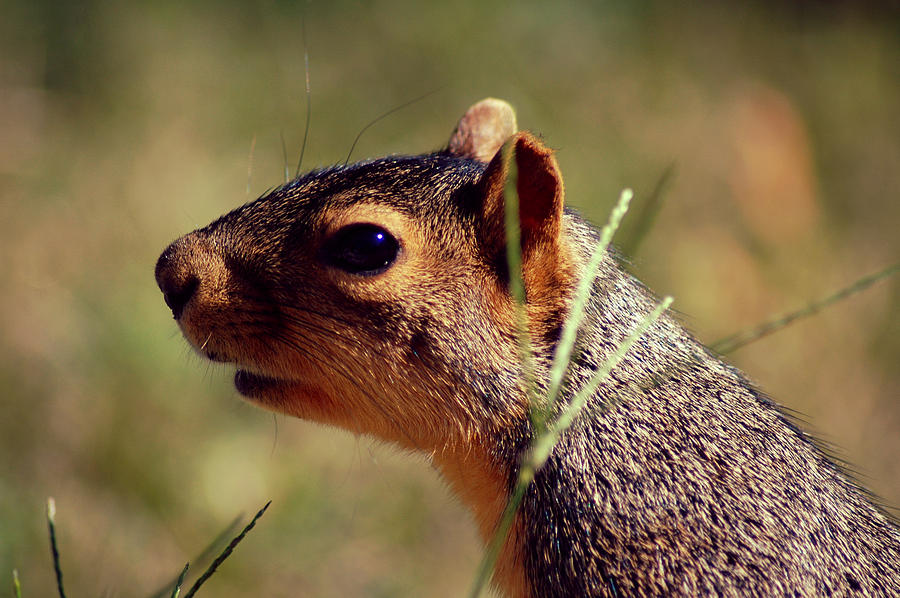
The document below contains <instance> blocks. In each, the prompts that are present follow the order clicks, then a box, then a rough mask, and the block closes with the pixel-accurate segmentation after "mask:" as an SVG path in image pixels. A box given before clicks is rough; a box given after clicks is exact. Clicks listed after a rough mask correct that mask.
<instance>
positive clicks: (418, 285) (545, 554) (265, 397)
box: [156, 100, 900, 597]
mask: <svg viewBox="0 0 900 598" xmlns="http://www.w3.org/2000/svg"><path fill="white" fill-rule="evenodd" d="M504 144H507V145H506V147H507V148H508V149H507V150H506V151H504V150H503V149H502V146H504ZM511 160H514V161H515V165H516V171H517V178H516V189H517V195H518V197H519V212H520V214H519V215H520V223H521V242H522V275H523V279H524V284H525V291H526V306H525V307H526V316H527V322H528V327H529V331H530V333H531V339H532V347H531V348H532V354H533V356H534V361H535V370H536V372H535V374H536V379H537V383H538V385H539V386H541V387H544V386H546V385H547V380H548V377H549V364H550V361H551V359H552V356H553V351H554V349H555V346H556V344H557V342H558V341H559V335H560V331H561V327H562V324H563V322H564V321H565V318H566V316H567V314H568V312H569V308H570V305H571V302H572V296H573V293H574V288H575V286H576V284H577V283H578V280H579V277H580V276H581V275H582V273H583V272H584V270H585V267H586V264H587V262H588V259H589V256H590V255H591V253H592V252H593V251H594V248H595V247H596V246H597V244H598V241H599V238H598V233H597V231H596V229H595V228H593V227H592V226H591V225H590V224H589V223H587V222H586V221H584V220H583V219H581V218H580V217H579V216H577V215H576V214H574V213H571V212H568V211H566V210H565V209H564V206H563V203H564V187H563V180H562V176H561V174H560V171H559V168H558V166H557V163H556V160H555V158H554V157H553V154H552V152H551V151H550V150H549V149H547V148H546V147H545V146H544V145H543V144H542V143H541V142H540V141H539V140H538V139H536V138H535V137H534V136H532V135H530V134H529V133H525V132H518V131H517V128H516V125H515V117H514V114H513V112H512V109H511V108H510V107H509V105H508V104H506V103H504V102H501V101H499V100H484V101H482V102H479V103H478V104H476V105H474V106H473V107H472V108H470V109H469V111H468V112H467V113H466V114H465V115H464V116H463V118H462V120H461V121H460V122H459V124H458V125H457V129H456V131H455V132H454V133H453V136H452V137H451V140H450V143H449V145H448V148H447V149H445V150H442V151H439V152H435V153H432V154H426V155H422V156H413V157H389V158H382V159H378V160H373V161H367V162H360V163H357V164H353V165H347V166H337V167H333V168H329V169H325V170H319V171H313V172H310V173H308V174H306V175H304V176H302V177H300V178H298V179H296V180H295V181H292V182H290V183H288V184H286V185H284V186H282V187H280V188H278V189H276V190H274V191H272V192H271V193H269V194H267V195H265V196H263V197H261V198H260V199H258V200H256V201H254V202H251V203H249V204H247V205H245V206H242V207H241V208H238V209H237V210H235V211H233V212H231V213H229V214H227V215H225V216H223V217H221V218H220V219H218V220H216V221H215V222H213V223H211V224H210V225H208V226H207V227H205V228H202V229H199V230H197V231H195V232H193V233H190V234H188V235H186V236H184V237H182V238H181V239H179V240H177V241H175V242H174V243H173V244H172V245H170V246H169V247H168V248H167V249H166V250H165V251H164V252H163V254H162V256H161V257H160V259H159V261H158V263H157V267H156V278H157V281H158V283H159V286H160V288H161V289H162V291H163V293H164V295H165V299H166V303H167V304H168V305H169V307H170V308H171V309H172V311H173V314H174V316H175V319H176V320H177V321H178V324H179V326H180V327H181V329H182V331H183V332H184V334H185V336H186V338H187V339H188V341H189V342H190V343H191V344H192V345H193V346H194V347H195V348H197V350H198V351H199V352H200V353H202V354H203V355H205V356H206V357H208V358H210V359H213V360H216V361H222V362H228V363H234V364H235V365H236V366H237V373H236V375H235V386H236V387H237V389H238V391H239V392H240V393H241V394H242V395H244V396H245V397H246V398H247V399H249V400H250V401H252V402H254V403H256V404H258V405H260V406H261V407H264V408H267V409H271V410H274V411H278V412H282V413H287V414H290V415H294V416H297V417H301V418H304V419H309V420H313V421H318V422H322V423H327V424H331V425H335V426H338V427H341V428H344V429H347V430H350V431H351V432H354V433H361V434H369V435H372V436H375V437H378V438H381V439H385V440H388V441H391V442H394V443H396V444H398V445H400V446H402V447H404V448H407V449H412V450H417V451H421V452H423V453H425V454H427V455H430V457H431V460H432V462H433V464H434V466H435V467H436V469H438V471H439V472H440V473H441V475H442V476H443V477H444V478H445V479H446V480H447V481H448V482H449V484H450V486H451V487H452V489H453V490H454V491H455V492H456V493H457V494H458V495H459V496H460V498H461V499H462V500H463V501H464V502H465V503H466V504H467V505H468V506H469V507H470V508H471V509H472V511H473V513H474V515H475V519H476V523H477V524H478V526H479V530H480V532H481V534H482V536H483V538H484V539H485V540H486V541H487V540H488V539H489V538H490V537H491V536H492V534H493V532H494V529H495V527H496V525H497V522H498V519H499V516H500V513H501V512H502V510H503V508H504V506H505V505H506V502H507V500H508V498H509V494H510V492H511V490H512V488H513V486H514V484H515V480H516V478H517V476H518V468H519V464H520V462H521V459H522V456H523V454H524V453H525V451H527V450H528V448H529V446H530V443H531V440H532V439H533V437H534V430H533V428H532V425H533V424H532V421H531V419H530V417H529V404H528V396H529V393H528V392H527V388H526V385H525V384H524V382H523V375H522V368H521V365H520V361H519V357H518V351H517V332H516V331H517V325H516V306H515V303H514V301H513V299H512V297H511V295H510V292H509V273H508V272H507V266H506V253H505V251H506V249H505V248H506V236H505V220H504V210H505V208H504V189H505V188H506V185H507V179H508V177H509V176H510V175H509V170H510V168H509V162H510V161H511ZM653 304H654V300H653V297H652V294H651V293H650V292H649V291H648V290H647V289H646V288H645V287H644V286H643V285H641V283H640V282H639V281H637V280H636V279H635V278H633V277H632V276H631V275H629V274H628V273H626V272H625V271H624V270H623V269H621V268H620V267H619V265H618V264H617V262H616V260H615V258H614V257H613V256H612V255H610V254H607V255H606V256H605V257H604V261H603V263H602V264H601V269H600V274H599V275H598V276H597V278H596V280H595V281H594V283H593V288H592V293H591V298H590V301H589V303H588V305H587V308H586V310H587V313H586V317H585V320H584V322H583V324H582V326H581V328H580V330H579V332H578V339H577V346H576V351H575V354H574V357H573V360H572V363H571V364H570V366H569V370H568V372H567V375H566V379H565V382H564V385H563V392H562V393H561V398H560V400H559V402H558V404H557V406H556V408H557V409H564V408H565V406H566V405H567V403H568V401H570V400H571V399H572V397H573V396H574V394H575V393H576V392H577V391H578V390H579V389H580V388H582V387H583V386H584V384H585V383H586V382H587V380H588V379H590V377H591V376H592V375H593V373H594V372H595V371H596V370H597V369H598V368H600V367H601V366H602V365H603V364H604V362H605V361H606V358H607V357H608V356H609V355H610V354H611V353H612V352H613V351H615V350H616V348H617V347H618V346H619V345H620V344H621V343H622V341H623V340H624V339H625V338H626V337H627V336H628V334H629V333H630V332H631V331H632V330H633V329H634V328H635V327H636V326H637V324H638V322H639V321H640V320H641V319H642V318H643V317H644V315H645V314H647V313H648V312H649V311H650V310H651V309H652V306H653ZM494 581H495V583H496V584H497V585H498V586H499V587H500V588H501V589H502V590H503V591H504V592H505V593H506V594H507V595H509V596H533V597H537V596H625V595H635V596H644V595H683V596H694V595H760V596H768V595H787V594H790V595H804V596H817V595H831V594H835V593H836V594H840V595H846V594H854V593H859V594H861V595H883V596H894V595H900V530H898V528H897V527H896V525H895V524H894V523H893V522H892V521H890V520H889V519H888V518H887V517H886V516H885V515H883V514H882V513H881V512H880V511H879V510H878V509H877V508H876V507H875V506H874V505H873V503H872V502H871V501H870V500H869V497H868V496H867V494H866V493H865V491H863V490H861V489H860V488H859V487H857V486H856V485H855V484H854V482H853V481H852V480H851V479H850V478H848V477H847V475H846V474H845V473H844V472H843V471H842V470H841V469H840V468H839V467H838V466H836V465H835V464H833V463H832V462H831V461H830V460H829V459H828V458H827V457H826V455H825V454H824V453H823V452H822V451H821V450H820V449H819V448H818V447H817V446H816V444H815V442H813V441H812V440H811V439H810V437H809V436H807V435H806V434H804V433H803V432H802V431H801V430H800V429H799V428H798V427H797V426H796V425H795V424H794V423H793V422H792V421H791V420H790V419H789V418H788V417H787V416H785V415H784V414H783V413H782V412H781V411H780V410H779V409H778V408H777V406H776V405H774V404H773V403H772V402H771V401H770V400H769V399H767V398H766V397H765V396H764V395H762V394H761V393H760V392H759V391H757V390H756V389H755V388H754V387H753V386H752V385H751V384H750V383H748V382H747V381H746V380H745V379H744V378H743V376H742V375H741V374H740V372H738V371H737V370H735V369H734V368H732V367H730V366H728V365H726V364H725V363H723V362H722V361H720V360H719V359H718V358H717V357H716V356H714V355H712V354H711V353H710V352H709V351H708V350H707V349H706V348H704V347H703V345H702V344H700V343H699V342H698V341H697V340H695V339H694V338H693V337H692V336H691V335H690V334H689V333H687V332H686V331H685V330H684V328H683V327H682V326H681V325H680V324H679V323H678V322H677V321H676V320H675V319H674V318H672V317H671V316H668V315H664V316H663V317H662V318H660V319H659V320H657V321H656V322H655V323H654V324H653V325H652V326H651V327H650V329H649V330H648V332H647V333H646V334H645V335H643V336H642V337H641V338H640V339H639V340H638V341H637V343H636V344H635V345H634V346H633V347H632V349H631V350H630V351H629V352H628V354H627V355H626V357H625V358H624V360H623V361H622V362H621V363H620V364H619V365H618V366H617V367H616V368H615V369H614V370H613V371H612V372H611V374H610V375H609V376H608V377H607V378H606V380H605V382H604V383H602V384H601V386H600V387H599V388H598V389H597V391H596V392H595V393H594V394H593V396H592V398H591V400H590V401H589V402H588V405H587V406H586V408H585V409H584V411H583V412H582V413H581V414H580V415H579V417H578V419H577V420H576V422H575V424H574V425H573V427H572V428H570V429H569V430H568V431H567V432H566V433H565V434H564V435H563V436H562V438H561V440H560V442H559V443H558V444H557V445H556V447H555V448H554V449H553V452H552V453H551V455H550V458H549V460H548V461H547V463H546V464H545V466H544V467H542V468H541V469H540V470H539V471H538V472H537V474H536V476H535V479H534V482H533V483H532V484H531V485H530V486H529V488H528V490H527V492H526V495H525V498H524V500H523V503H522V506H521V508H520V510H519V512H518V514H517V517H516V520H515V522H514V525H513V527H512V530H511V532H510V535H509V536H508V538H507V541H506V543H505V545H504V547H503V550H502V551H501V555H500V559H499V561H498V566H497V570H496V573H495V576H494Z"/></svg>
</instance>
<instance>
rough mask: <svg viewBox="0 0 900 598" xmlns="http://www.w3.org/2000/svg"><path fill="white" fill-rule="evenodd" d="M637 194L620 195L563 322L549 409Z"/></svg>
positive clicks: (552, 372) (624, 191)
mask: <svg viewBox="0 0 900 598" xmlns="http://www.w3.org/2000/svg"><path fill="white" fill-rule="evenodd" d="M633 197H634V193H633V192H632V191H631V189H625V190H623V191H622V194H621V195H620V196H619V201H618V202H617V203H616V205H615V207H614V208H613V211H612V213H610V215H609V222H607V224H606V226H604V227H603V230H602V231H601V232H600V242H599V243H598V244H597V247H596V249H594V253H593V254H592V255H591V259H590V262H588V265H587V268H586V270H585V273H584V275H583V276H582V277H581V280H580V281H579V282H578V289H577V290H576V291H575V299H574V300H573V302H572V311H571V312H570V313H569V316H568V317H567V318H566V321H565V323H564V324H563V331H562V335H561V337H560V341H559V344H558V345H557V346H556V352H555V353H554V355H553V365H552V366H551V369H550V387H549V389H548V390H547V411H548V412H552V410H553V405H554V404H555V403H556V397H557V396H558V395H559V389H560V387H561V386H562V380H563V376H565V373H566V370H567V369H568V367H569V361H570V360H571V358H572V351H573V350H574V349H575V340H576V337H577V336H578V329H579V328H580V327H581V321H582V320H583V319H584V308H585V306H586V305H587V302H588V299H590V295H591V288H592V287H593V286H594V279H595V278H597V274H598V272H599V270H600V264H601V263H602V261H603V256H605V255H606V250H607V248H608V247H609V244H610V242H611V241H612V238H613V235H614V234H615V233H616V231H617V230H618V228H619V224H621V222H622V218H624V217H625V214H626V213H627V212H628V206H629V204H630V203H631V199H632V198H633Z"/></svg>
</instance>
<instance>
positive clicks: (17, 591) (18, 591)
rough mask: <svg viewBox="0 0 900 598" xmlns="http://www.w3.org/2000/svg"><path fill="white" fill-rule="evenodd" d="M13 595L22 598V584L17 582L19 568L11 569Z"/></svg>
mask: <svg viewBox="0 0 900 598" xmlns="http://www.w3.org/2000/svg"><path fill="white" fill-rule="evenodd" d="M13 596H15V598H22V584H20V583H19V570H18V569H13Z"/></svg>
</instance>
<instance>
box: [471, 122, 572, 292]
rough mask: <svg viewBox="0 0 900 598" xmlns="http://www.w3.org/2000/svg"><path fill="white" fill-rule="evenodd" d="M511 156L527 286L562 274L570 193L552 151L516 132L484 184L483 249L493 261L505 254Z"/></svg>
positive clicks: (492, 161) (484, 176)
mask: <svg viewBox="0 0 900 598" xmlns="http://www.w3.org/2000/svg"><path fill="white" fill-rule="evenodd" d="M507 147H508V148H509V149H506V148H507ZM510 156H513V157H514V159H515V161H516V171H517V180H516V192H517V194H518V196H519V227H520V229H521V241H522V264H523V268H524V270H523V273H524V274H525V283H526V287H527V286H528V284H529V279H531V280H532V281H535V280H536V279H543V278H546V276H547V275H549V273H550V272H553V271H556V270H558V269H559V267H560V264H561V260H563V259H564V258H563V255H562V254H563V251H562V239H561V238H560V236H561V234H562V230H561V229H562V220H563V203H564V196H565V193H564V189H563V180H562V174H561V173H560V170H559V165H558V164H557V162H556V158H555V157H554V156H553V152H552V151H551V150H550V149H548V148H547V147H546V146H544V145H543V144H542V143H541V142H540V141H539V140H538V139H537V138H536V137H535V136H534V135H532V134H531V133H528V132H524V131H523V132H521V133H517V134H516V135H515V136H514V137H513V138H512V139H511V140H510V141H509V142H508V145H507V146H505V147H504V149H503V150H502V151H499V152H497V154H496V156H494V159H493V160H491V163H490V164H489V165H488V168H487V170H486V171H485V173H484V175H482V179H481V182H480V184H479V185H480V187H481V189H480V195H481V197H482V202H483V203H482V214H481V225H480V229H481V230H480V233H481V244H482V247H483V249H484V250H485V251H486V252H487V253H488V254H489V259H497V258H499V256H503V255H505V249H506V220H505V207H504V189H505V187H506V181H507V178H508V176H509V165H508V161H509V157H510ZM498 265H499V264H498Z"/></svg>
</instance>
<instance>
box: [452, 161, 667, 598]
mask: <svg viewBox="0 0 900 598" xmlns="http://www.w3.org/2000/svg"><path fill="white" fill-rule="evenodd" d="M503 151H504V152H506V153H505V155H504V159H505V160H506V163H507V164H508V165H509V168H510V171H509V173H508V176H507V180H506V187H505V189H504V208H505V210H504V215H505V226H506V242H507V265H508V268H509V278H510V285H509V288H510V293H511V294H512V296H513V299H514V300H515V303H516V307H517V310H518V311H517V324H518V325H519V328H518V332H519V334H518V335H517V340H518V348H519V353H520V357H521V359H522V360H523V365H522V367H523V371H524V372H525V373H526V378H525V379H526V387H527V389H528V393H529V405H530V406H531V413H532V424H534V428H533V429H534V430H535V440H534V441H533V444H532V449H531V450H530V451H529V452H528V453H527V457H526V459H525V460H524V461H523V462H522V464H521V465H520V467H519V474H518V476H517V479H516V485H515V488H514V489H513V491H512V493H511V494H510V498H509V501H508V502H507V504H506V507H505V508H504V510H503V513H502V514H501V516H500V521H499V522H498V524H497V529H496V530H495V532H494V535H493V537H492V538H491V540H490V542H488V546H487V549H486V550H485V554H484V557H483V558H482V561H481V563H480V564H479V567H478V571H477V573H476V576H475V582H474V584H473V587H472V590H471V592H470V593H469V596H470V598H478V597H479V596H480V595H481V593H482V591H483V590H484V587H485V586H486V585H487V582H488V580H489V579H490V577H491V574H492V573H493V571H494V567H495V566H496V563H497V558H498V557H499V554H500V550H501V549H502V547H503V544H504V542H506V539H507V536H508V535H509V530H510V528H511V527H512V524H513V521H514V520H515V515H516V512H517V511H518V508H519V505H520V504H521V502H522V500H523V498H524V497H525V491H526V490H527V489H528V486H529V484H531V482H532V481H533V480H534V476H535V473H536V472H537V470H538V469H539V468H540V466H541V465H543V463H544V462H546V459H547V456H549V454H550V451H552V449H553V446H555V444H556V442H558V440H559V437H560V436H561V435H562V433H563V432H565V430H566V429H568V427H569V426H570V425H571V424H572V422H573V421H574V419H575V417H576V416H577V414H578V412H579V411H580V410H581V408H582V407H583V406H584V404H585V402H586V401H587V397H588V396H589V394H584V393H582V394H584V396H583V397H582V394H579V395H578V396H577V397H576V399H575V400H573V402H572V403H571V404H570V405H569V407H568V408H567V409H566V411H564V412H563V414H562V415H561V416H560V418H558V419H557V420H556V421H555V422H554V423H553V424H552V425H551V426H547V425H546V422H547V418H548V417H549V414H550V411H549V405H550V404H551V403H550V402H549V401H548V403H547V407H548V409H540V406H539V403H538V400H537V396H536V392H537V389H536V385H535V384H534V380H533V378H532V377H530V376H533V372H534V369H533V361H532V360H533V356H532V349H531V342H530V338H529V336H528V330H527V325H526V323H527V319H526V315H527V314H526V311H525V287H524V280H523V278H522V263H521V229H520V223H519V201H518V199H519V198H518V193H517V190H516V182H517V173H516V171H515V165H514V164H513V161H512V160H511V159H510V158H512V155H511V154H512V150H511V148H509V147H508V146H507V147H505V148H504V150H503ZM632 197H633V193H632V192H631V190H630V189H626V190H625V191H623V192H622V194H621V196H620V198H619V201H618V203H617V204H616V206H615V208H614V210H613V213H612V214H611V215H610V221H609V223H608V224H607V225H606V226H605V227H604V228H603V230H602V232H601V239H600V242H599V244H598V247H597V249H596V250H595V251H594V254H593V255H592V257H591V260H590V262H589V265H588V268H587V269H586V272H585V274H584V276H583V278H582V280H581V281H579V286H578V290H577V291H576V298H575V300H574V302H573V312H572V313H571V314H570V315H569V317H568V318H567V319H566V322H565V324H564V329H563V336H562V339H561V342H560V346H561V347H562V348H560V346H558V348H557V351H556V353H555V355H554V361H553V368H552V376H553V378H552V381H551V387H550V388H551V389H552V391H551V392H548V395H547V396H548V399H549V398H550V397H552V400H554V401H555V398H556V396H557V394H558V393H559V388H560V386H561V383H562V379H563V376H564V374H565V370H566V368H567V367H568V364H569V360H570V359H571V354H572V350H573V347H574V343H575V338H576V336H577V331H578V327H579V325H580V323H581V320H582V319H583V317H584V308H585V305H586V304H587V301H588V300H589V298H590V291H591V287H592V286H593V281H594V279H595V278H596V276H597V273H598V271H599V267H600V264H601V262H602V258H603V255H604V253H605V252H606V249H607V247H608V246H609V243H610V241H611V240H612V236H613V234H614V233H615V231H616V229H617V228H618V226H619V223H620V222H621V220H622V218H623V217H624V215H625V213H626V212H627V211H628V204H629V202H630V201H631V198H632ZM671 302H672V299H671V297H667V298H666V299H664V300H663V301H662V302H661V303H660V305H659V306H657V308H656V309H654V310H653V312H651V313H650V314H649V315H648V316H647V317H646V318H645V319H644V320H643V321H642V322H641V323H640V324H639V326H638V327H637V328H636V329H635V331H634V332H633V333H632V334H631V335H629V337H628V338H626V339H625V341H624V342H623V344H622V346H620V347H619V348H618V349H617V351H616V352H615V353H614V354H613V355H612V356H610V358H609V359H608V360H607V363H606V364H604V367H602V368H601V369H600V370H599V371H598V373H597V374H596V375H595V376H594V378H592V379H591V381H589V383H588V387H591V386H592V387H593V389H596V387H597V385H599V384H600V382H602V381H603V379H605V377H606V376H607V375H608V374H609V372H610V371H611V370H612V369H613V368H614V367H615V365H616V364H617V363H618V362H619V361H621V359H622V357H623V356H624V355H625V353H627V351H628V349H629V348H630V347H631V346H632V345H633V344H634V342H635V341H636V340H637V339H638V338H639V337H640V336H641V335H642V334H644V332H646V330H647V328H649V326H650V325H651V324H652V323H653V322H654V321H655V320H656V319H658V318H659V316H660V315H661V314H662V312H663V311H664V310H665V309H666V308H667V307H668V306H669V305H670V304H671ZM526 360H527V361H526ZM590 392H593V390H591V391H590ZM545 438H551V440H550V441H548V440H545ZM535 447H540V450H535ZM545 452H546V455H544V453H545Z"/></svg>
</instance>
